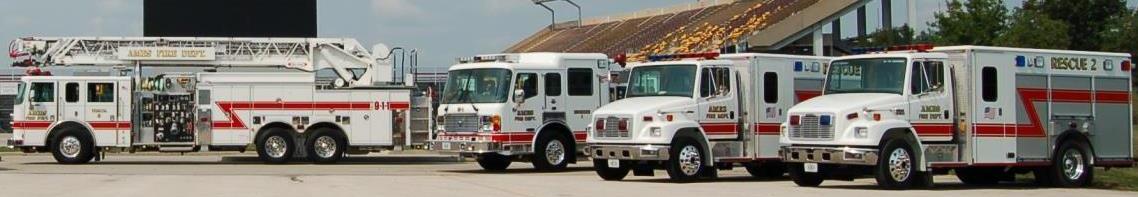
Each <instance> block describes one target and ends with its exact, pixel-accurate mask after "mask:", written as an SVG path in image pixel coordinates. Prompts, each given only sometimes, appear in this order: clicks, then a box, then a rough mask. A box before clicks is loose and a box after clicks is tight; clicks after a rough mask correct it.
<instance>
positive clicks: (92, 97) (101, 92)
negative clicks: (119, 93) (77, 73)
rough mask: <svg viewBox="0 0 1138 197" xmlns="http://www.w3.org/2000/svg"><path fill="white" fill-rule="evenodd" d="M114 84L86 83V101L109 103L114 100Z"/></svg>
mask: <svg viewBox="0 0 1138 197" xmlns="http://www.w3.org/2000/svg"><path fill="white" fill-rule="evenodd" d="M114 87H115V84H113V83H88V84H87V102H95V103H110V102H115V88H114Z"/></svg>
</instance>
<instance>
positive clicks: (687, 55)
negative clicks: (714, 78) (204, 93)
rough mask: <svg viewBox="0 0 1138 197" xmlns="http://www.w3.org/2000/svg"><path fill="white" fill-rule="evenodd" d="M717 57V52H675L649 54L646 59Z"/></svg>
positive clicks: (708, 58)
mask: <svg viewBox="0 0 1138 197" xmlns="http://www.w3.org/2000/svg"><path fill="white" fill-rule="evenodd" d="M717 57H719V52H706V53H677V54H665V55H649V56H648V61H653V62H654V61H663V60H677V59H693V58H702V59H707V60H713V59H715V58H717Z"/></svg>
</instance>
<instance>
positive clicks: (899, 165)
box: [873, 138, 925, 189]
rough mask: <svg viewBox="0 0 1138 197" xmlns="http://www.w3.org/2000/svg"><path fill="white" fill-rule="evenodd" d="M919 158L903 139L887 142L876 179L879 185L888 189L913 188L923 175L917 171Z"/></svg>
mask: <svg viewBox="0 0 1138 197" xmlns="http://www.w3.org/2000/svg"><path fill="white" fill-rule="evenodd" d="M916 160H917V158H916V157H915V155H914V154H913V149H912V146H911V145H909V143H908V142H906V141H905V139H903V138H893V139H889V140H888V141H886V142H885V146H884V148H882V151H881V157H880V158H878V162H877V166H875V167H876V169H875V170H874V172H873V173H874V177H875V178H876V179H877V185H880V186H882V187H885V188H887V189H908V188H911V187H913V186H914V185H915V184H916V183H917V181H916V180H919V179H923V178H925V177H922V175H923V173H920V172H919V171H917V165H916Z"/></svg>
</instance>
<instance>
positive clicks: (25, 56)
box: [8, 37, 410, 163]
mask: <svg viewBox="0 0 1138 197" xmlns="http://www.w3.org/2000/svg"><path fill="white" fill-rule="evenodd" d="M11 47H12V49H11V50H10V51H11V52H10V55H11V56H12V57H13V58H16V61H17V63H16V64H15V66H25V67H29V69H33V70H36V69H38V68H39V67H46V66H104V68H115V69H114V70H116V71H118V72H119V73H120V74H119V75H122V76H27V77H23V78H21V81H20V84H19V94H18V96H17V99H16V101H15V102H16V104H15V107H14V113H13V116H12V117H13V123H12V125H13V129H14V131H15V132H14V135H13V136H12V139H9V140H8V144H9V145H12V146H15V147H19V148H21V149H23V150H24V151H27V152H51V153H52V154H53V155H54V156H55V159H56V161H58V162H60V163H86V162H89V161H90V160H92V159H96V160H98V159H101V158H102V156H100V154H99V153H100V152H103V151H105V150H111V149H116V150H126V151H129V152H135V151H160V152H191V151H207V150H208V151H219V150H233V151H244V150H245V147H247V146H248V145H250V144H252V145H255V147H256V151H257V154H258V155H259V156H260V158H261V159H262V160H263V161H265V162H267V163H284V162H287V161H288V160H289V159H291V158H292V157H294V156H296V157H307V158H309V159H311V160H313V161H314V162H317V163H330V162H336V161H337V160H339V159H340V158H341V157H342V156H343V154H345V153H366V152H369V151H377V150H381V149H387V148H391V146H392V141H393V140H392V133H393V131H396V130H404V129H407V128H408V127H407V120H408V119H406V118H399V117H400V116H404V115H405V114H404V110H406V109H407V108H408V107H409V104H410V103H409V101H410V98H409V94H410V89H409V88H408V86H406V85H404V84H396V83H393V82H392V80H391V79H392V71H391V67H392V65H390V62H388V61H389V60H388V59H386V58H387V56H388V54H389V51H388V49H386V47H385V46H382V45H377V46H376V47H374V48H375V50H376V51H374V52H376V53H378V54H372V53H371V52H369V51H368V50H367V49H364V48H363V47H362V46H360V44H359V43H358V42H356V41H355V40H353V39H326V38H307V39H306V38H160V37H137V38H125V37H75V38H22V39H18V40H15V41H14V42H13V44H12V46H11ZM377 59H378V60H377ZM152 67H164V68H180V69H185V68H193V67H197V68H199V69H206V70H207V71H206V72H196V73H148V72H147V70H144V68H152ZM258 67H263V68H288V70H298V71H304V72H282V71H277V72H214V71H216V69H219V68H239V69H248V68H258ZM92 68H94V67H92ZM329 70H330V72H332V73H334V74H335V76H336V77H335V79H334V80H329V81H327V82H320V80H318V78H320V77H318V76H317V72H318V71H329ZM286 71H287V70H286ZM32 73H34V72H32ZM131 75H133V76H131Z"/></svg>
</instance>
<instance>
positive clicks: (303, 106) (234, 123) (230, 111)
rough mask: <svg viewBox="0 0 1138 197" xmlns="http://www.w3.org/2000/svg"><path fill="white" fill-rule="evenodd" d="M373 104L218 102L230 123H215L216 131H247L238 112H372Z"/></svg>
mask: <svg viewBox="0 0 1138 197" xmlns="http://www.w3.org/2000/svg"><path fill="white" fill-rule="evenodd" d="M371 104H372V103H371V102H275V101H255V102H230V101H218V102H217V106H218V107H219V108H221V111H222V113H225V114H226V116H227V117H229V121H227V122H226V121H215V122H213V127H214V128H216V129H246V128H248V127H246V126H245V123H244V122H242V121H241V118H240V117H239V116H237V113H235V112H234V111H236V110H257V109H260V110H371V109H372V108H371V106H372V105H371Z"/></svg>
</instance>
